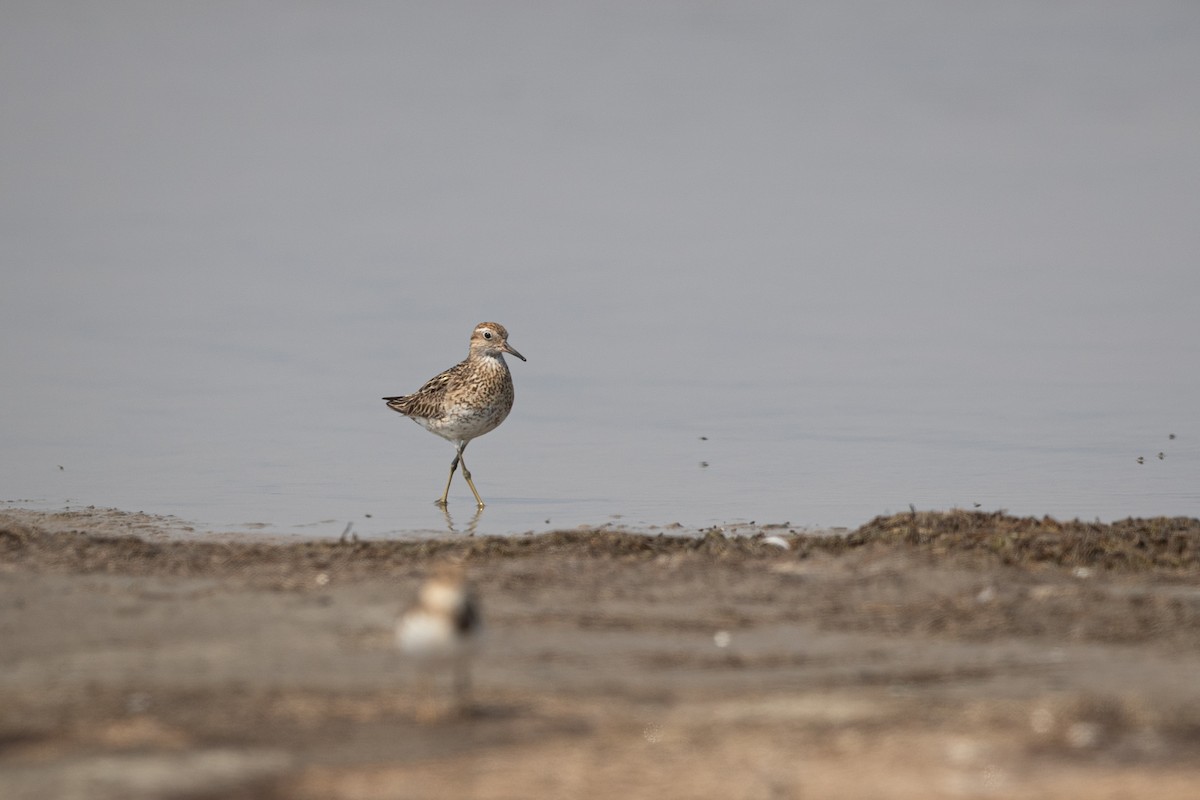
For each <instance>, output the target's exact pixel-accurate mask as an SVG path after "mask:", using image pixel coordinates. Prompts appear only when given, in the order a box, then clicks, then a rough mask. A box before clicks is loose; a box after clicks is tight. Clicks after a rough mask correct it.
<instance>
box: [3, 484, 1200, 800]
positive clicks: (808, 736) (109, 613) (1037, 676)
mask: <svg viewBox="0 0 1200 800" xmlns="http://www.w3.org/2000/svg"><path fill="white" fill-rule="evenodd" d="M446 558H459V559H463V560H464V561H465V563H466V564H467V565H468V568H469V570H470V573H471V575H472V577H473V579H474V581H475V582H476V584H477V586H478V588H479V591H480V594H481V597H482V602H483V611H484V619H485V624H486V638H485V640H484V643H483V649H482V652H481V655H480V657H479V658H478V659H477V660H476V663H475V668H474V692H473V695H472V699H471V702H470V705H469V706H468V707H467V708H466V709H464V710H455V709H454V708H453V706H452V704H451V703H450V695H449V693H448V692H447V691H446V687H445V686H444V685H440V686H435V687H433V689H432V690H429V689H428V688H427V687H424V686H423V684H421V683H420V682H418V681H417V680H416V678H417V675H416V674H415V671H414V669H413V666H412V665H411V664H410V663H408V662H407V661H406V660H405V659H404V658H402V657H401V655H400V654H399V653H398V652H396V650H395V647H394V644H393V624H394V621H395V618H396V616H397V614H398V613H399V612H401V611H402V610H403V609H404V608H405V606H406V605H407V604H408V603H409V602H410V601H411V599H412V596H413V594H414V592H415V591H416V588H417V586H418V585H419V583H420V581H421V579H422V576H424V575H425V574H426V573H427V572H428V570H429V568H430V567H431V565H433V564H435V563H436V562H438V561H439V560H442V559H446ZM0 609H2V611H0V642H2V646H0V796H3V797H5V798H89V800H96V799H97V798H126V799H128V798H255V799H259V798H301V799H307V798H313V799H314V800H315V799H316V798H321V799H322V800H330V799H336V798H362V799H364V800H365V799H367V798H380V799H382V798H448V797H464V798H531V797H547V798H566V797H579V798H640V797H646V798H650V797H654V798H694V797H722V798H764V799H766V798H833V797H836V798H941V797H945V798H973V797H1004V798H1057V797H1089V798H1118V797H1155V798H1180V799H1182V798H1189V800H1190V798H1193V797H1195V796H1196V793H1197V787H1198V786H1200V682H1197V680H1196V676H1197V675H1200V520H1196V519H1152V520H1136V521H1126V522H1122V523H1116V524H1112V525H1101V524H1099V523H1096V524H1084V523H1060V522H1055V521H1054V520H1049V519H1040V520H1039V519H1016V518H1012V517H1007V516H1003V515H999V514H982V513H968V512H964V511H950V512H945V513H913V514H901V515H896V516H891V517H881V518H878V519H876V520H874V521H872V522H871V523H869V524H868V525H866V526H863V527H862V528H861V529H859V530H857V531H853V532H850V533H848V534H846V535H843V536H834V537H830V536H813V535H805V534H798V533H793V532H791V531H789V530H787V529H785V528H767V529H762V530H759V531H756V532H753V533H750V534H748V535H743V536H726V535H723V534H722V533H721V532H720V531H716V530H714V531H711V532H707V533H705V534H704V535H701V536H699V537H679V536H669V535H642V534H625V533H617V532H612V531H590V530H577V531H570V532H561V533H553V534H544V535H538V536H517V537H508V538H484V537H478V538H476V537H466V536H464V537H461V538H457V539H442V540H438V541H407V542H405V541H388V542H380V541H345V542H338V541H311V540H305V541H270V542H262V541H256V540H254V539H253V538H252V537H241V538H217V537H209V538H205V537H182V536H179V535H176V534H174V533H172V532H171V526H170V525H169V524H168V523H167V522H166V521H164V520H159V519H156V518H154V517H148V516H145V515H139V514H127V513H122V512H116V511H107V510H97V509H89V510H84V511H79V512H72V513H43V512H33V511H25V510H20V509H12V508H9V509H5V510H3V511H0Z"/></svg>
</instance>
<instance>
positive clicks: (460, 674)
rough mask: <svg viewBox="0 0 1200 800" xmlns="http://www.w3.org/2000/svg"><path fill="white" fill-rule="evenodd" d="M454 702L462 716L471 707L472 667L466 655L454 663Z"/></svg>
mask: <svg viewBox="0 0 1200 800" xmlns="http://www.w3.org/2000/svg"><path fill="white" fill-rule="evenodd" d="M454 700H455V703H456V704H457V707H458V712H459V713H460V714H462V713H465V712H466V711H468V710H469V709H470V707H471V665H470V663H469V659H468V657H467V656H466V655H460V656H459V657H458V658H456V659H455V663H454Z"/></svg>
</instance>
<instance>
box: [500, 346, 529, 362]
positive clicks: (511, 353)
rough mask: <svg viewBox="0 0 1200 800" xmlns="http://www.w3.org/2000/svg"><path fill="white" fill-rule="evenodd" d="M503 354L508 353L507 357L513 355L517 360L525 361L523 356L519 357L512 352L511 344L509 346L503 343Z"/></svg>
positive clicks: (514, 351)
mask: <svg viewBox="0 0 1200 800" xmlns="http://www.w3.org/2000/svg"><path fill="white" fill-rule="evenodd" d="M504 352H506V353H508V354H509V355H514V356H516V357H517V358H519V359H521V360H522V361H524V360H525V356H523V355H521V354H520V353H518V352H517V351H516V350H514V349H513V346H512V345H511V344H509V343H508V342H505V343H504Z"/></svg>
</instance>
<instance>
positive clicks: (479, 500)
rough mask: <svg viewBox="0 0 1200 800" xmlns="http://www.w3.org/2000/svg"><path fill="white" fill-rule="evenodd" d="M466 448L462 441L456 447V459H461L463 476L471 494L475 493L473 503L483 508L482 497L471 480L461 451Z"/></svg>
mask: <svg viewBox="0 0 1200 800" xmlns="http://www.w3.org/2000/svg"><path fill="white" fill-rule="evenodd" d="M466 449H467V443H466V442H463V443H462V447H460V448H458V458H457V459H456V460H459V461H462V465H463V477H464V478H466V479H467V486H470V487H471V494H473V495H475V505H476V506H478V507H479V508H483V498H482V497H480V496H479V491H478V490H477V489H476V488H475V482H474V481H473V480H471V471H470V470H469V469H467V460H466V459H465V458H463V451H464V450H466Z"/></svg>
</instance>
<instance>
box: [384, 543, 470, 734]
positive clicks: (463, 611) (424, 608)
mask: <svg viewBox="0 0 1200 800" xmlns="http://www.w3.org/2000/svg"><path fill="white" fill-rule="evenodd" d="M480 622H481V620H480V616H479V600H478V598H477V597H476V594H475V590H474V587H473V586H472V585H471V582H470V581H469V580H468V579H467V576H466V570H465V569H464V568H463V566H462V564H457V563H454V564H444V565H441V566H439V567H437V568H435V570H434V571H433V573H432V575H431V576H430V577H429V579H428V580H426V581H425V583H424V584H422V586H421V589H420V591H419V592H418V593H417V602H416V604H415V605H413V607H412V608H410V609H409V610H408V611H406V612H404V614H402V615H401V617H400V619H399V621H397V623H396V644H397V645H398V646H399V647H400V650H401V651H402V652H403V653H404V654H406V655H408V656H410V657H411V658H412V659H413V660H414V661H416V662H417V668H418V669H419V670H420V671H421V673H422V675H423V677H424V678H425V680H426V681H429V680H431V679H434V678H436V676H437V674H438V673H440V672H442V671H444V670H445V669H447V668H449V669H450V670H452V671H453V677H452V682H453V687H454V698H455V701H456V703H457V707H458V710H459V711H463V710H465V709H466V708H467V704H468V702H469V700H470V698H469V694H470V688H471V672H470V670H471V658H472V657H473V656H474V654H475V649H476V644H477V642H478V639H479V630H480Z"/></svg>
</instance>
